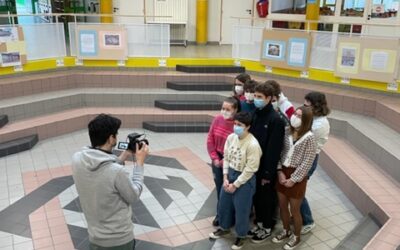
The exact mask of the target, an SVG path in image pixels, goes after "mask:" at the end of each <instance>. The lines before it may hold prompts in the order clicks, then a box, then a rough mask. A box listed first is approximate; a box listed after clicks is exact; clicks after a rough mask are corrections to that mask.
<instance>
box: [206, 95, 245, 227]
mask: <svg viewBox="0 0 400 250" xmlns="http://www.w3.org/2000/svg"><path fill="white" fill-rule="evenodd" d="M238 111H240V102H239V100H238V99H236V98H235V97H228V98H226V99H225V100H224V102H223V103H222V108H221V114H219V115H217V116H216V117H215V118H214V120H213V121H212V123H211V126H210V130H209V131H208V136H207V151H208V155H209V156H210V158H211V168H212V171H213V176H214V183H215V188H216V190H217V198H218V200H219V196H220V191H221V187H222V184H223V174H222V165H223V158H224V145H225V141H226V138H227V137H228V135H230V134H231V133H233V117H234V116H235V114H236V113H237V112H238ZM217 207H218V205H217ZM218 217H219V216H218V210H217V215H216V216H215V219H214V221H213V226H218V225H219V218H218Z"/></svg>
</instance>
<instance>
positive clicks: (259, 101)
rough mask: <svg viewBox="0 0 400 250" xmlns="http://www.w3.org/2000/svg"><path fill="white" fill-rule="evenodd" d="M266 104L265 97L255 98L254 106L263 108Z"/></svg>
mask: <svg viewBox="0 0 400 250" xmlns="http://www.w3.org/2000/svg"><path fill="white" fill-rule="evenodd" d="M266 105H267V103H265V101H264V100H263V99H261V98H254V106H256V108H259V109H263V108H264V107H265V106H266Z"/></svg>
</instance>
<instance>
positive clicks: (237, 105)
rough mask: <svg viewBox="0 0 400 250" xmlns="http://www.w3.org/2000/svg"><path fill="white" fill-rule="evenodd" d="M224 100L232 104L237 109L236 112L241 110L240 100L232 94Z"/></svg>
mask: <svg viewBox="0 0 400 250" xmlns="http://www.w3.org/2000/svg"><path fill="white" fill-rule="evenodd" d="M224 102H227V103H229V104H231V105H232V107H233V108H234V109H236V110H237V111H236V113H239V112H240V100H239V99H238V98H237V97H235V96H230V97H227V98H225V100H224Z"/></svg>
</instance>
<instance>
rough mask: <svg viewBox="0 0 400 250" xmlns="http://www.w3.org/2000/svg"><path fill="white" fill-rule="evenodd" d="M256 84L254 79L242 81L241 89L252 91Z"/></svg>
mask: <svg viewBox="0 0 400 250" xmlns="http://www.w3.org/2000/svg"><path fill="white" fill-rule="evenodd" d="M257 85H258V82H257V81H255V80H248V81H246V82H245V83H244V86H243V89H244V92H251V93H253V92H254V90H255V89H256V86H257Z"/></svg>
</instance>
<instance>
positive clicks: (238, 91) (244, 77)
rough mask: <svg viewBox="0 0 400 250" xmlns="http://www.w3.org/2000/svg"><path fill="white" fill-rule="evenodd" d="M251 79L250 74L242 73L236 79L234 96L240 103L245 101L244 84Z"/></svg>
mask: <svg viewBox="0 0 400 250" xmlns="http://www.w3.org/2000/svg"><path fill="white" fill-rule="evenodd" d="M250 80H251V77H250V75H249V74H246V73H241V74H239V75H237V76H236V77H235V82H234V85H233V96H234V97H236V98H238V99H239V100H240V101H245V100H246V98H245V97H244V84H245V83H246V82H247V81H250Z"/></svg>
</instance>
